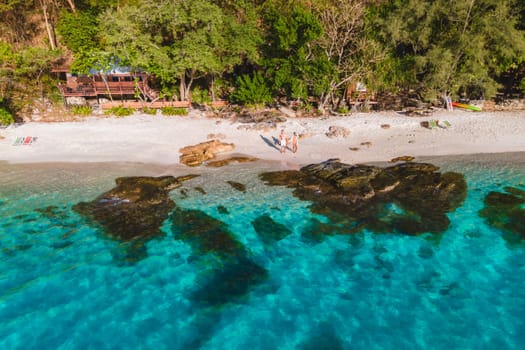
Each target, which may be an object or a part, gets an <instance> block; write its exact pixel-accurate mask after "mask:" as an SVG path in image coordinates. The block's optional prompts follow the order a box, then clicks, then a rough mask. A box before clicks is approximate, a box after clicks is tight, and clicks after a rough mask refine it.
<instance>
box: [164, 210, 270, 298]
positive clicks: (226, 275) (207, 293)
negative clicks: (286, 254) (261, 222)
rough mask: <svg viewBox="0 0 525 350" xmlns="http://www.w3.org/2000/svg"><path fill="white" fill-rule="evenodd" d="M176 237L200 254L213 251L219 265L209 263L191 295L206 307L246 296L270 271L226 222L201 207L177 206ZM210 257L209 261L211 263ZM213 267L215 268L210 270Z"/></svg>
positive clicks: (175, 216) (174, 234)
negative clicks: (252, 254) (258, 263)
mask: <svg viewBox="0 0 525 350" xmlns="http://www.w3.org/2000/svg"><path fill="white" fill-rule="evenodd" d="M172 232H173V236H174V238H175V239H178V240H182V241H184V242H186V243H188V244H189V245H190V246H191V247H192V249H193V250H194V251H195V253H196V255H197V256H202V255H203V254H207V253H213V254H214V255H215V256H216V257H217V258H218V259H217V260H216V261H217V265H216V266H207V267H206V269H205V270H208V271H205V274H204V275H202V276H201V277H200V278H199V279H198V281H197V288H196V289H195V290H194V292H193V294H192V298H193V300H194V301H196V302H198V303H199V304H203V305H204V306H220V305H222V304H225V303H228V302H231V301H234V300H236V299H238V298H240V297H243V296H245V295H246V294H248V293H249V292H250V290H251V289H252V287H254V286H255V285H257V284H259V283H261V282H263V281H264V280H265V279H266V278H267V276H268V272H267V271H266V269H265V268H263V267H261V266H259V265H257V264H256V263H255V262H253V261H252V260H251V259H250V258H249V256H248V251H247V250H246V249H245V247H244V246H243V245H242V244H241V243H240V242H239V241H238V240H237V239H235V237H234V235H233V234H232V233H231V232H230V231H229V230H228V227H227V225H226V224H225V223H223V222H222V221H220V220H217V219H215V218H213V217H211V216H209V215H207V214H206V213H204V212H202V211H199V210H186V209H181V208H176V209H175V210H174V211H173V214H172ZM210 261H211V260H207V262H206V264H209V262H210ZM210 268H211V269H212V271H209V270H210Z"/></svg>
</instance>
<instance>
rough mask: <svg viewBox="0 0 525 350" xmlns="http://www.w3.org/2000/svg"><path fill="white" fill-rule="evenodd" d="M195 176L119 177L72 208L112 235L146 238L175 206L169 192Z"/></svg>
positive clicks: (115, 237)
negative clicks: (104, 189) (98, 194)
mask: <svg viewBox="0 0 525 350" xmlns="http://www.w3.org/2000/svg"><path fill="white" fill-rule="evenodd" d="M194 176H196V175H189V176H185V177H178V178H175V177H173V176H163V177H141V176H139V177H121V178H118V179H116V180H115V182H116V185H117V186H116V187H114V188H113V189H111V190H109V191H107V192H105V193H103V194H101V195H100V196H98V197H97V198H95V200H93V201H91V202H81V203H78V204H76V205H74V206H73V210H74V211H76V212H77V213H79V214H80V215H82V216H84V217H86V218H88V219H90V220H92V221H94V222H95V223H97V224H99V225H100V226H102V227H103V228H104V231H105V233H106V234H107V235H108V236H110V237H111V238H114V239H117V240H120V241H125V242H129V241H134V240H144V239H149V238H151V237H155V236H158V235H160V234H161V232H160V227H161V225H162V222H163V221H164V220H165V219H167V218H168V215H169V213H170V212H171V211H172V210H173V208H174V207H175V203H174V202H173V201H172V200H171V198H170V197H169V195H168V194H169V191H171V190H172V189H174V188H177V187H180V186H181V185H182V181H184V180H187V179H190V178H192V177H194Z"/></svg>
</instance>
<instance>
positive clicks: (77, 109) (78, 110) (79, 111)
mask: <svg viewBox="0 0 525 350" xmlns="http://www.w3.org/2000/svg"><path fill="white" fill-rule="evenodd" d="M71 111H72V112H73V114H75V115H90V114H91V113H92V112H93V110H92V109H91V107H90V106H78V105H77V106H73V108H71Z"/></svg>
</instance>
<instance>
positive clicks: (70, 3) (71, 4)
mask: <svg viewBox="0 0 525 350" xmlns="http://www.w3.org/2000/svg"><path fill="white" fill-rule="evenodd" d="M67 3H68V4H69V7H70V8H71V11H73V13H75V12H77V10H76V8H75V2H74V1H73V0H67Z"/></svg>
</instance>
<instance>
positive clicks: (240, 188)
mask: <svg viewBox="0 0 525 350" xmlns="http://www.w3.org/2000/svg"><path fill="white" fill-rule="evenodd" d="M226 183H228V185H230V186H231V187H232V188H233V189H236V190H237V191H239V192H244V193H245V192H246V185H245V184H242V183H240V182H236V181H226Z"/></svg>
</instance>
